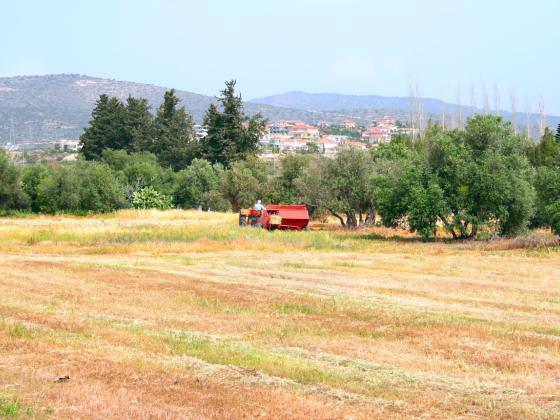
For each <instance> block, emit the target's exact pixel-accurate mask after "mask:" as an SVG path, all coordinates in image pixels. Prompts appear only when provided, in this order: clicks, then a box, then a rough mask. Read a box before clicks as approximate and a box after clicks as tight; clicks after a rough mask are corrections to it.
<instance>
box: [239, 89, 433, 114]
mask: <svg viewBox="0 0 560 420" xmlns="http://www.w3.org/2000/svg"><path fill="white" fill-rule="evenodd" d="M426 101H429V102H430V103H431V102H432V101H433V102H434V104H435V103H436V102H437V103H439V101H437V100H436V99H427V100H426ZM250 102H252V103H256V104H263V105H271V106H278V107H282V108H293V109H301V110H312V111H332V110H341V109H344V110H357V109H374V108H375V109H387V110H399V111H400V110H403V109H407V108H408V106H409V103H410V100H409V98H400V97H390V96H377V95H340V94H338V93H306V92H300V91H293V92H287V93H281V94H279V95H273V96H266V97H264V98H257V99H252V100H251V101H250ZM434 109H435V108H434Z"/></svg>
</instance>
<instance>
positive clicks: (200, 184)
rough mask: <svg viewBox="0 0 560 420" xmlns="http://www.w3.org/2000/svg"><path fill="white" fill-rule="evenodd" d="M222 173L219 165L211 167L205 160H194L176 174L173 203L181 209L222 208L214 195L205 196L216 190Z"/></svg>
mask: <svg viewBox="0 0 560 420" xmlns="http://www.w3.org/2000/svg"><path fill="white" fill-rule="evenodd" d="M223 173H224V168H223V167H222V165H221V164H219V163H217V164H214V165H212V164H211V163H210V162H209V161H207V160H203V159H195V160H194V161H193V162H192V164H191V165H190V166H188V167H187V168H185V169H183V170H182V171H180V172H179V173H178V174H177V187H176V190H175V193H174V197H175V203H176V204H177V205H178V206H180V207H182V208H195V207H198V206H201V207H203V208H214V209H217V208H218V207H219V208H224V204H223V203H221V204H220V203H219V202H218V199H217V196H216V194H211V195H210V196H208V195H207V194H209V193H215V192H216V191H217V190H218V187H219V183H220V179H221V178H222V176H223ZM208 199H210V201H211V202H209V201H208ZM217 203H218V204H217Z"/></svg>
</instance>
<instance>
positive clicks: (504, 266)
mask: <svg viewBox="0 0 560 420" xmlns="http://www.w3.org/2000/svg"><path fill="white" fill-rule="evenodd" d="M394 235H399V236H394ZM0 265H1V270H0V296H1V299H0V417H2V416H7V417H10V416H11V417H22V418H23V417H34V418H55V417H56V418H196V419H198V418H253V417H272V418H314V419H320V418H353V419H357V418H378V417H383V418H407V417H424V418H457V417H462V418H481V417H485V418H487V417H491V418H511V419H517V418H560V249H559V247H558V246H557V245H556V246H554V244H553V242H552V240H546V239H542V240H519V239H518V240H499V241H490V242H467V243H449V242H431V243H424V242H421V241H418V240H416V239H414V238H412V237H410V236H408V235H406V234H405V233H403V232H395V231H389V230H385V229H381V228H376V229H373V230H372V231H368V232H356V233H347V232H342V231H335V230H327V231H312V232H301V233H294V232H273V233H269V232H265V231H261V230H256V229H251V228H245V229H241V228H238V227H237V226H236V216H235V215H224V214H208V213H197V212H181V211H169V212H156V211H145V212H133V211H123V212H118V213H115V214H111V215H106V216H96V217H89V218H79V217H69V216H65V217H62V216H53V217H46V216H36V217H29V218H2V219H0ZM65 376H68V378H67V379H65V378H64V377H65ZM59 378H61V379H59Z"/></svg>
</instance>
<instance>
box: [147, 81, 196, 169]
mask: <svg viewBox="0 0 560 420" xmlns="http://www.w3.org/2000/svg"><path fill="white" fill-rule="evenodd" d="M179 102H180V99H179V98H178V97H177V96H176V95H175V90H174V89H171V90H169V91H167V92H165V96H164V100H163V103H162V104H161V106H160V107H159V109H158V110H157V114H156V117H155V120H154V131H155V137H154V141H153V144H152V147H151V150H150V151H151V152H152V153H154V154H155V155H156V156H157V157H158V159H159V161H160V162H161V164H162V165H163V166H167V167H171V168H173V169H174V170H180V169H183V168H185V167H187V166H188V165H189V164H190V163H191V161H192V160H193V159H194V158H195V157H196V156H197V155H198V143H197V141H196V140H195V132H194V124H193V120H192V117H191V116H190V115H189V114H188V113H187V112H186V111H185V108H183V107H179Z"/></svg>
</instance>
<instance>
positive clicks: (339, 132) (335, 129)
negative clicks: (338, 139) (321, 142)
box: [323, 125, 362, 139]
mask: <svg viewBox="0 0 560 420" xmlns="http://www.w3.org/2000/svg"><path fill="white" fill-rule="evenodd" d="M323 131H324V132H325V133H327V134H332V135H335V136H348V137H349V138H352V139H359V138H360V137H361V135H362V134H361V133H360V130H357V129H353V130H352V129H350V128H346V127H344V126H341V125H330V126H328V127H325V128H324V129H323Z"/></svg>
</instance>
